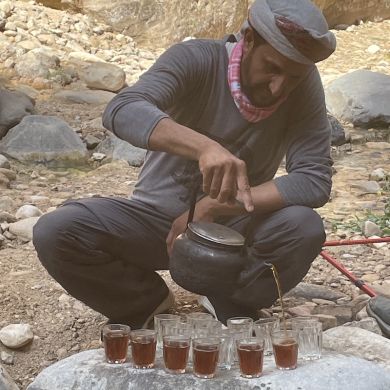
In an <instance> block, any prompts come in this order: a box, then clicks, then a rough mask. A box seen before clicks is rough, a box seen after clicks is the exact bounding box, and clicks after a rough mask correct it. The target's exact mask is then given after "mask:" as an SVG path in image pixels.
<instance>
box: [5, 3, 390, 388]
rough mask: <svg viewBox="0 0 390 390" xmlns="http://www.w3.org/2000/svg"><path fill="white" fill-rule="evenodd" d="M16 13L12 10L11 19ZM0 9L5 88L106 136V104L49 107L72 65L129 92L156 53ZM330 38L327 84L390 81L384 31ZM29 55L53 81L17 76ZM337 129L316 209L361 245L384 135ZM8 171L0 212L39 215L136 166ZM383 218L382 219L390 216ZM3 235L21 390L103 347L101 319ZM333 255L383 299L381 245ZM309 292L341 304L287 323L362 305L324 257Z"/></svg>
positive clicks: (385, 197)
mask: <svg viewBox="0 0 390 390" xmlns="http://www.w3.org/2000/svg"><path fill="white" fill-rule="evenodd" d="M6 3H8V4H9V7H8V8H7V7H6V6H5V4H6ZM12 7H16V9H15V8H14V10H13V11H12ZM0 11H1V12H0V13H2V15H3V21H4V25H3V27H2V29H3V30H4V33H3V34H1V35H0V45H1V48H2V50H1V51H0V58H1V62H2V66H3V69H2V73H3V76H4V79H3V84H4V85H6V86H8V87H9V88H13V89H18V90H23V91H25V92H26V93H27V94H29V95H30V96H32V97H33V98H34V99H35V100H36V106H35V111H36V113H38V114H40V115H54V116H58V117H60V118H62V119H64V120H65V121H66V122H67V123H68V124H69V125H70V126H71V127H72V128H73V129H74V130H75V131H76V132H77V133H78V134H79V135H80V137H81V138H82V139H84V140H85V139H86V137H87V136H88V135H93V136H95V137H97V138H98V139H99V140H101V139H103V138H104V137H105V136H106V131H105V130H104V129H103V128H102V127H101V125H100V119H99V118H100V116H101V113H102V110H103V109H104V105H103V104H102V105H94V104H75V103H73V102H71V101H65V102H64V101H61V100H58V99H55V98H53V95H54V94H55V93H57V92H58V91H61V90H63V89H69V90H78V89H81V88H85V80H83V78H82V77H79V76H80V75H78V74H77V72H75V69H76V70H77V69H78V68H77V64H76V65H75V63H77V61H79V60H80V58H83V61H84V60H85V56H87V54H88V55H89V56H96V57H97V58H100V59H102V60H104V61H107V62H109V63H112V64H115V65H119V66H120V67H121V68H122V69H123V70H124V72H125V75H126V82H127V83H128V84H131V83H133V82H134V81H135V80H136V79H137V78H138V77H139V75H140V74H141V73H142V72H143V71H144V70H145V69H147V68H148V67H149V66H150V65H151V64H152V63H153V61H154V59H155V58H156V55H157V54H158V53H159V52H161V50H162V48H161V50H157V51H156V50H149V49H148V48H140V47H138V46H137V45H136V43H135V42H134V41H133V40H132V39H131V38H128V37H125V36H123V35H121V34H116V33H115V34H114V33H113V32H112V31H111V30H110V28H109V27H107V26H104V25H100V24H95V23H94V22H93V21H92V20H89V19H88V18H86V17H84V16H82V15H77V14H65V13H64V12H62V11H56V10H51V9H47V8H44V7H41V6H38V5H36V4H35V3H34V2H30V3H21V2H18V1H15V2H14V3H12V4H11V3H9V2H4V1H3V2H0ZM0 24H1V23H0ZM336 34H337V37H338V42H339V48H338V50H337V52H336V53H335V55H334V56H332V57H331V58H330V59H328V60H327V61H324V62H323V63H322V64H320V66H319V68H320V71H321V75H322V77H323V81H324V84H325V85H326V84H328V83H329V82H331V81H332V80H334V79H336V78H337V77H339V76H340V75H341V74H344V73H347V72H350V71H351V70H355V69H370V70H374V71H379V72H381V73H386V74H390V41H389V39H388V37H389V36H390V21H385V22H381V23H366V24H362V25H359V26H353V27H350V28H348V30H347V31H337V32H336ZM386 37H387V38H386ZM34 45H35V46H34ZM32 46H34V47H35V48H36V49H40V50H41V49H42V46H47V47H49V48H50V50H52V51H54V54H53V53H52V55H53V56H54V57H56V58H57V59H58V60H56V59H54V61H55V62H56V61H57V62H56V63H57V65H58V67H57V68H56V69H57V71H56V72H53V71H51V73H50V75H49V76H50V77H49V76H48V75H47V74H42V75H39V74H29V73H28V69H27V67H24V66H23V64H24V63H25V61H27V60H28V58H27V59H26V57H23V56H25V55H26V54H27V53H28V52H29V51H30V50H31V48H32ZM71 53H73V54H72V55H71ZM74 53H79V54H77V55H76V54H74ZM80 53H82V54H80ZM85 53H87V54H85ZM75 58H76V60H77V61H76V60H75ZM88 58H89V59H91V57H88ZM75 61H76V62H75ZM94 61H96V58H95V59H94ZM345 125H346V128H347V131H348V133H349V136H350V139H351V144H347V145H344V146H342V147H339V148H334V150H333V154H334V158H335V172H336V174H335V176H334V188H333V191H332V200H331V202H330V203H328V204H327V205H326V206H324V207H323V208H322V209H320V210H319V212H320V214H321V216H322V217H323V219H324V223H325V226H326V228H327V232H328V238H330V239H331V238H333V239H339V238H345V237H348V238H350V237H355V238H357V237H362V236H363V232H362V231H361V227H360V225H361V223H362V222H364V221H365V220H367V219H369V218H371V219H372V220H374V221H376V222H378V220H379V219H380V218H382V221H380V222H381V223H382V224H383V216H384V214H385V207H386V204H387V205H389V190H390V184H389V181H388V180H387V181H386V179H385V177H386V175H389V174H390V162H389V158H388V156H389V152H390V149H389V147H390V144H389V142H390V139H389V134H390V133H389V131H388V129H376V130H374V129H370V130H363V129H353V128H352V127H351V126H349V125H348V124H345ZM11 169H12V171H13V172H14V173H15V174H16V180H13V181H12V182H11V186H10V188H8V189H1V195H0V211H2V210H3V211H6V212H8V213H10V214H12V215H15V213H16V211H17V210H18V209H19V207H21V206H23V205H26V204H34V205H35V206H37V207H38V208H39V209H40V210H41V211H42V212H47V211H50V210H52V209H53V208H55V207H56V206H58V205H59V204H61V203H62V202H63V201H65V200H66V199H69V198H75V197H86V196H93V195H104V196H111V195H115V196H128V194H129V193H130V192H131V189H132V187H133V185H134V183H135V181H136V179H137V175H138V172H139V169H138V168H133V167H130V166H129V165H128V164H127V163H126V162H122V161H116V162H112V163H109V164H104V165H101V164H100V163H98V162H93V161H90V164H89V166H88V168H86V169H84V170H74V169H73V170H48V169H47V168H45V167H44V166H26V165H20V164H17V163H12V162H11ZM378 169H379V170H380V169H382V170H383V172H384V176H383V175H382V178H381V177H380V175H379V176H378ZM375 170H376V173H373V172H374V171H375ZM281 172H282V170H281ZM370 179H372V180H374V181H376V182H377V186H376V187H375V188H369V187H370V185H369V184H367V183H366V182H367V181H369V180H370ZM387 213H390V211H389V210H388V209H387ZM375 215H377V216H382V217H375ZM387 215H389V214H387ZM378 224H380V223H379V222H378ZM4 230H6V229H4ZM0 232H1V231H0ZM4 234H5V240H4V242H3V244H1V243H2V241H1V240H0V297H1V317H0V329H1V328H2V327H3V326H6V325H8V324H12V323H28V324H30V325H31V327H32V330H33V333H34V340H33V342H32V343H30V344H29V345H27V346H26V347H24V348H22V349H19V350H17V351H13V350H10V349H7V348H6V347H4V346H3V345H1V344H0V353H1V356H0V357H1V360H2V361H3V362H4V363H8V365H7V370H8V371H9V372H10V374H11V376H12V377H13V378H14V380H15V381H16V382H17V383H18V385H20V387H21V388H25V387H26V385H27V384H28V383H30V382H31V381H32V380H33V379H34V377H35V376H36V375H37V374H38V373H39V372H40V371H41V370H42V369H43V368H44V367H46V366H48V365H50V364H52V363H53V362H55V361H57V360H59V359H62V358H64V357H66V356H69V355H71V354H74V353H76V352H79V351H83V350H86V349H90V348H94V347H97V346H99V330H100V328H101V326H102V325H103V324H104V322H105V320H106V319H105V318H104V317H103V316H101V315H99V314H97V313H95V312H93V311H92V310H90V309H88V308H86V307H85V306H84V305H83V304H81V303H80V302H78V301H76V300H74V299H73V298H71V297H70V296H68V295H67V294H66V292H65V291H64V290H63V289H62V288H61V287H60V286H59V285H58V284H57V283H56V282H54V281H53V280H52V279H51V278H50V277H49V276H48V274H47V273H46V271H45V270H44V269H43V267H42V266H41V265H40V263H39V261H38V259H37V257H36V254H35V251H34V248H33V246H32V244H31V242H27V243H26V242H23V241H21V240H20V239H18V238H16V237H15V236H13V235H12V234H10V233H7V234H6V233H4ZM370 235H371V234H370ZM332 253H334V254H336V256H337V258H338V259H340V260H342V261H343V263H344V264H345V265H346V266H347V267H348V268H350V269H352V270H353V271H354V272H355V274H356V275H357V276H358V277H362V278H364V279H365V280H366V281H367V282H370V283H371V284H372V285H373V286H375V287H376V288H377V289H378V290H380V291H382V292H384V293H387V294H389V295H390V267H389V266H390V248H389V245H387V246H386V245H379V246H378V245H377V246H354V247H339V248H336V249H332ZM164 277H165V278H166V279H167V281H168V283H169V285H170V286H171V287H172V289H173V290H174V292H175V294H176V299H177V303H176V307H175V308H174V311H175V312H179V313H186V312H189V311H193V310H200V308H199V306H198V305H197V302H196V298H197V297H196V296H195V295H193V294H190V293H188V292H186V291H184V290H182V289H180V288H179V287H178V286H176V285H174V283H173V282H172V281H171V280H170V279H169V275H168V274H167V273H164ZM305 282H308V283H311V284H314V285H323V286H327V287H329V288H330V289H332V290H333V291H334V292H342V293H344V294H345V297H343V298H342V299H341V300H340V299H339V300H338V301H337V299H333V298H332V299H328V298H329V297H326V296H324V297H322V298H325V301H321V299H320V300H318V299H317V300H314V301H312V300H311V301H310V302H309V304H306V305H304V304H305V303H307V302H308V299H305V298H288V299H287V303H288V306H289V308H290V309H291V310H290V313H292V314H296V313H302V310H303V311H305V310H308V308H309V307H310V308H313V307H316V306H318V307H323V306H328V307H329V306H334V305H335V302H333V301H336V302H337V304H338V305H343V304H345V303H348V302H350V301H352V300H355V301H353V302H357V301H359V298H358V297H359V291H358V289H357V288H356V287H354V286H353V285H352V284H351V283H349V282H348V281H347V280H346V279H345V277H343V276H342V275H341V274H340V273H339V272H338V271H337V270H335V269H334V268H333V267H332V266H330V265H329V264H327V263H326V262H325V261H324V260H322V259H321V258H318V259H317V260H316V261H315V262H314V264H313V267H312V269H311V270H310V272H309V274H308V275H307V277H306V278H305ZM340 297H341V296H340ZM356 298H358V299H357V301H356ZM332 302H333V303H332ZM302 305H303V306H305V307H303V306H302ZM302 307H303V308H302ZM271 311H275V312H280V307H279V306H275V307H274V308H272V309H270V311H269V312H268V313H270V312H271ZM325 312H326V313H327V314H328V315H331V316H332V310H331V309H329V308H328V309H326V310H324V311H321V310H318V313H323V314H324V313H325ZM262 314H263V315H268V314H267V313H266V312H263V313H262ZM324 315H325V314H324Z"/></svg>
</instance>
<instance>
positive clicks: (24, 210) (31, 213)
mask: <svg viewBox="0 0 390 390" xmlns="http://www.w3.org/2000/svg"><path fill="white" fill-rule="evenodd" d="M42 214H43V213H42V211H41V210H39V208H38V207H36V206H32V205H31V204H25V205H24V206H22V207H20V208H19V209H18V211H17V212H16V214H15V217H16V218H17V219H26V218H31V217H40V216H41V215H42Z"/></svg>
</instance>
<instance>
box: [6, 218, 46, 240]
mask: <svg viewBox="0 0 390 390" xmlns="http://www.w3.org/2000/svg"><path fill="white" fill-rule="evenodd" d="M38 219H39V217H31V218H26V219H22V220H20V221H17V222H14V223H10V225H9V231H10V232H11V233H12V234H14V235H15V236H17V237H19V238H20V239H22V240H24V241H27V242H28V241H31V240H32V237H33V228H34V226H35V224H36V223H37V222H38Z"/></svg>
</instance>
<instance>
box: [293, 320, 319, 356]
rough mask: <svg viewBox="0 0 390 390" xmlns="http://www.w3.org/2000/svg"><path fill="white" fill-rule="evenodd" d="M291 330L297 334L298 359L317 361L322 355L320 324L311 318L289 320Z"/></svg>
mask: <svg viewBox="0 0 390 390" xmlns="http://www.w3.org/2000/svg"><path fill="white" fill-rule="evenodd" d="M291 325H292V329H293V330H294V331H296V332H297V333H298V345H299V357H300V358H301V359H302V360H317V359H320V358H321V354H322V323H321V322H320V321H319V320H318V319H317V318H313V317H307V318H305V317H296V318H293V319H292V320H291Z"/></svg>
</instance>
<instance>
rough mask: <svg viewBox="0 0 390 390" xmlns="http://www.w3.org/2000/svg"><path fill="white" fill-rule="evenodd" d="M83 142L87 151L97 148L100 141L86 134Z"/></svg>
mask: <svg viewBox="0 0 390 390" xmlns="http://www.w3.org/2000/svg"><path fill="white" fill-rule="evenodd" d="M84 141H85V144H86V145H87V149H88V150H91V149H95V148H96V146H98V145H99V144H100V139H99V138H97V137H95V136H94V135H92V134H88V135H87V136H86V137H85V138H84Z"/></svg>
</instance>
